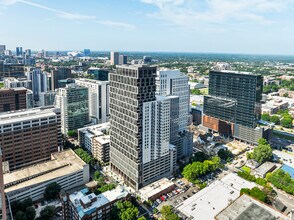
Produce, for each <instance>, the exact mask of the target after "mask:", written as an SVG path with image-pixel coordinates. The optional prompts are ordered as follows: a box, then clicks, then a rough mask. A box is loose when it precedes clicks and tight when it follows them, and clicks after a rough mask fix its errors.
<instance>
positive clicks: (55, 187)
mask: <svg viewBox="0 0 294 220" xmlns="http://www.w3.org/2000/svg"><path fill="white" fill-rule="evenodd" d="M60 190H61V186H60V185H59V184H58V183H56V182H53V183H50V184H49V185H47V186H46V188H45V192H44V198H45V199H46V200H50V199H56V198H58V195H59V192H60Z"/></svg>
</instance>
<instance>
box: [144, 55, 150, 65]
mask: <svg viewBox="0 0 294 220" xmlns="http://www.w3.org/2000/svg"><path fill="white" fill-rule="evenodd" d="M151 62H152V57H150V56H144V57H143V63H144V64H148V63H151Z"/></svg>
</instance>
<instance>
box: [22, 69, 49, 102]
mask: <svg viewBox="0 0 294 220" xmlns="http://www.w3.org/2000/svg"><path fill="white" fill-rule="evenodd" d="M27 77H28V80H31V81H32V91H33V93H34V100H35V101H39V94H40V93H41V92H47V91H48V78H47V74H46V73H45V72H43V71H42V70H41V69H40V68H35V69H33V70H32V71H29V72H27Z"/></svg>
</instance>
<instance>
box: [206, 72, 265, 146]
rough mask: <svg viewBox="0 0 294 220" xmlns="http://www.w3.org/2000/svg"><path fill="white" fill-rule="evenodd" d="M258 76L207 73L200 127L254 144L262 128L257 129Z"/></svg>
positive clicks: (259, 82)
mask: <svg viewBox="0 0 294 220" xmlns="http://www.w3.org/2000/svg"><path fill="white" fill-rule="evenodd" d="M262 80H263V78H262V76H261V75H255V74H252V73H247V72H246V73H245V72H234V71H227V70H226V71H210V73H209V94H208V95H206V96H204V110H203V113H204V115H203V125H204V126H205V127H208V128H209V129H211V130H212V131H216V132H219V133H220V134H221V135H225V136H230V137H234V138H236V139H240V140H243V141H246V142H249V143H253V144H257V140H258V139H259V138H262V137H264V128H259V127H258V128H257V127H256V125H257V121H258V120H259V118H260V112H261V104H260V100H261V94H262V86H263V82H262Z"/></svg>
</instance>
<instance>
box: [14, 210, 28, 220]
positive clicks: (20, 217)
mask: <svg viewBox="0 0 294 220" xmlns="http://www.w3.org/2000/svg"><path fill="white" fill-rule="evenodd" d="M14 219H15V220H27V216H26V214H25V213H24V212H22V211H18V212H17V213H16V215H15V216H14Z"/></svg>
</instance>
